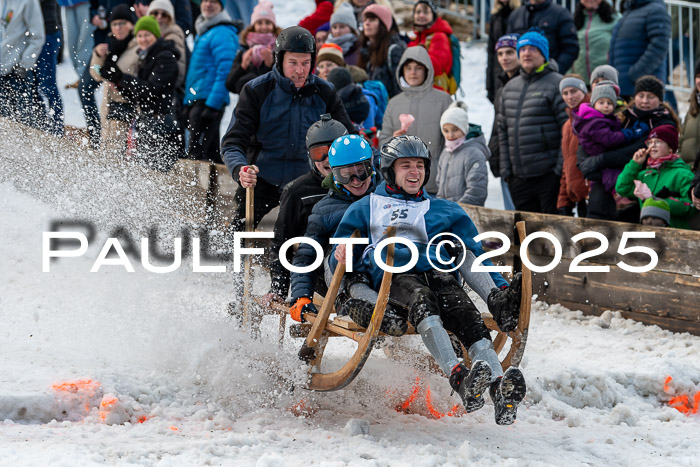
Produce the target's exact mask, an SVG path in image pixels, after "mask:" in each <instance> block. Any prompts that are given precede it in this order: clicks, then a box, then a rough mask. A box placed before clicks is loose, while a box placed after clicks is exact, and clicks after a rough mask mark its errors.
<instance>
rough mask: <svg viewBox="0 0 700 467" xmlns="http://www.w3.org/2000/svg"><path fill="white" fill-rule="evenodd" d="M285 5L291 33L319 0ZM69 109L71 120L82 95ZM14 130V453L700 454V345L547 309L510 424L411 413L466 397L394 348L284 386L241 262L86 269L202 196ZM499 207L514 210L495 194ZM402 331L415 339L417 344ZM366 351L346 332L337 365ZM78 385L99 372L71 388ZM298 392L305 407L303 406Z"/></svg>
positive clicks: (280, 362) (469, 84) (6, 174)
mask: <svg viewBox="0 0 700 467" xmlns="http://www.w3.org/2000/svg"><path fill="white" fill-rule="evenodd" d="M275 3H276V4H277V8H278V11H277V14H278V18H279V19H280V23H281V24H282V25H285V26H286V25H289V24H292V23H293V22H294V20H293V19H292V18H297V17H300V16H301V15H302V13H306V12H307V11H306V10H309V9H310V8H312V7H313V2H310V0H305V1H304V2H299V3H294V4H292V3H290V2H287V3H283V2H281V1H277V2H275ZM464 51H465V60H464V68H465V72H464V73H463V75H465V81H466V83H465V81H463V87H464V86H465V84H466V87H465V91H466V96H465V100H466V101H467V102H468V103H469V105H470V118H471V119H472V121H474V122H475V123H478V124H481V125H483V126H484V129H485V132H486V133H487V134H488V133H489V130H490V125H491V121H492V118H493V110H492V109H491V107H490V105H489V104H488V101H487V100H486V97H485V90H484V89H483V87H484V84H483V77H482V75H483V73H481V70H483V67H484V65H485V52H484V49H483V47H479V46H475V47H466V46H465V47H464ZM469 69H477V70H480V71H479V73H478V74H475V73H468V72H467V70H469ZM63 70H64V72H65V71H66V69H65V68H63ZM68 71H69V70H68ZM63 76H64V77H66V80H69V79H70V73H67V72H65V73H64V74H63ZM71 92H73V93H74V92H75V91H71ZM67 95H69V94H64V97H65V96H67ZM68 109H69V115H68V118H69V121H70V119H71V118H76V117H75V115H76V113H75V112H77V107H76V106H75V103H74V104H68ZM229 111H230V110H229ZM76 124H78V125H79V122H76ZM79 126H80V125H79ZM0 133H2V134H1V136H2V138H0V144H1V146H0V154H2V156H0V158H1V159H2V163H1V164H0V223H1V224H2V230H1V231H2V232H3V237H4V241H3V242H2V244H0V257H2V258H4V266H3V268H2V269H1V270H0V279H2V280H0V323H2V327H0V460H1V462H0V464H2V465H13V466H14V465H104V464H109V465H113V464H117V465H188V466H189V465H236V466H238V465H259V466H277V465H289V466H295V465H324V466H341V465H376V466H385V465H392V466H393V465H396V466H399V465H408V464H411V465H421V466H442V465H469V464H476V463H478V464H479V465H503V464H505V465H562V464H566V465H606V464H613V463H614V464H615V465H639V464H644V465H697V453H696V451H697V449H696V443H697V440H698V439H700V415H691V416H686V415H684V414H682V413H681V412H679V411H678V410H676V409H674V408H672V407H669V400H670V399H671V397H673V395H679V394H689V395H690V396H691V399H692V396H693V395H694V394H695V393H696V392H697V391H698V390H699V389H700V376H699V375H700V360H698V357H697V356H698V355H699V354H700V338H698V337H694V336H690V335H687V334H673V333H670V332H667V331H663V330H660V329H659V328H656V327H647V326H643V325H641V324H639V323H635V322H633V321H629V320H624V319H621V318H620V317H619V315H618V314H617V313H606V314H604V315H603V316H602V317H584V316H582V314H581V313H580V312H577V311H569V310H566V309H565V308H563V307H561V306H558V305H554V306H547V305H545V304H542V303H539V302H536V303H535V304H534V306H533V315H532V321H531V325H530V335H529V340H528V344H527V349H526V352H525V358H524V360H523V364H522V367H523V371H524V372H525V375H526V378H527V382H528V387H529V390H528V394H527V398H526V400H525V402H524V403H523V406H522V407H521V409H520V410H519V415H518V421H517V422H516V424H515V425H513V426H510V427H499V426H496V425H495V423H494V421H493V406H492V405H491V403H490V402H488V403H487V405H486V407H485V408H484V409H482V410H481V411H479V412H477V413H475V414H471V415H464V416H461V417H444V418H441V419H437V420H436V419H433V418H430V417H429V416H428V415H429V413H428V410H427V408H426V404H425V399H424V393H421V394H420V396H419V398H418V400H417V401H416V403H415V404H414V405H413V406H412V407H411V409H412V412H413V413H410V414H406V413H402V412H397V411H396V410H395V407H396V406H397V405H399V404H400V403H402V402H404V401H406V399H407V398H408V397H409V395H410V393H411V390H412V388H413V385H414V382H415V380H416V378H417V377H420V378H421V380H422V382H423V385H424V386H423V389H425V387H427V386H429V387H430V389H431V392H432V401H433V404H434V406H435V408H436V409H438V410H439V411H441V412H447V411H448V410H449V409H450V408H451V407H452V405H453V404H454V403H455V402H456V396H452V397H451V396H450V390H449V387H448V384H447V381H446V379H444V378H441V377H438V376H435V375H431V374H428V373H425V372H422V371H420V370H417V369H416V365H414V364H413V363H414V362H413V360H415V358H413V357H406V356H405V355H404V356H403V357H401V360H399V361H397V360H394V359H390V358H387V357H386V356H385V355H384V354H383V353H382V352H381V351H375V352H374V354H373V356H372V358H370V360H369V362H368V363H367V365H366V367H365V369H364V370H363V371H362V373H361V374H360V376H359V377H358V378H357V380H356V381H355V382H354V383H352V384H351V385H350V386H349V387H347V388H346V389H344V390H342V391H338V392H335V393H325V394H322V393H319V394H315V393H308V392H306V391H303V390H301V389H296V390H293V391H290V388H291V387H294V386H296V387H297V388H298V386H299V384H300V382H301V381H302V378H303V371H304V368H303V366H302V364H301V363H300V362H299V361H298V360H297V359H296V351H297V349H298V346H299V345H300V342H299V341H295V340H293V339H291V338H289V337H287V338H286V339H285V342H284V345H283V347H282V348H281V349H280V348H278V347H277V344H276V339H277V335H276V329H277V322H276V319H275V318H273V317H266V318H265V320H264V321H263V331H264V333H263V337H262V339H261V340H260V341H253V340H251V339H250V338H248V336H247V335H246V334H245V333H244V332H241V331H239V330H237V329H236V327H235V326H234V324H233V323H232V322H230V321H229V320H228V319H227V315H226V312H225V308H226V304H227V303H228V302H229V301H230V300H231V297H232V296H233V290H234V287H235V286H234V285H233V278H232V273H230V272H229V273H194V272H193V271H192V268H193V266H192V260H191V259H190V258H185V259H183V263H182V266H181V267H180V268H179V269H178V270H177V271H175V272H172V273H169V274H155V273H151V272H147V271H146V270H145V269H144V267H143V266H142V265H141V264H140V261H139V259H138V258H136V257H132V256H130V257H129V258H130V261H131V263H132V264H133V267H134V269H135V272H133V273H128V272H126V271H125V269H124V268H123V267H120V266H109V265H107V266H102V267H101V268H100V270H99V271H98V272H95V273H91V272H90V269H91V268H92V267H93V264H94V263H95V260H96V259H97V257H98V255H99V253H100V250H101V248H102V246H103V245H104V244H105V242H106V239H107V237H108V236H113V235H112V234H113V232H114V230H115V229H116V228H117V227H119V226H123V227H124V228H125V229H126V231H127V232H128V233H129V234H130V235H131V236H132V237H133V238H134V239H138V238H139V237H141V236H143V235H144V232H146V230H147V229H148V228H149V227H151V226H154V225H155V226H158V227H159V230H160V231H161V232H162V233H163V241H162V245H161V246H162V247H164V248H165V249H167V246H168V245H170V244H171V243H172V238H173V237H174V236H175V234H176V233H177V232H179V230H180V229H181V228H182V227H183V226H184V227H188V228H194V226H193V225H192V224H191V222H189V221H187V220H186V218H187V215H188V213H191V212H192V211H193V210H197V209H198V207H197V206H190V205H188V203H187V199H186V197H183V196H182V194H181V193H179V192H178V190H173V189H171V188H169V186H171V185H169V183H170V182H171V180H170V179H168V177H166V176H161V175H156V174H152V173H149V172H148V171H139V170H136V171H131V170H130V168H128V167H127V168H125V167H124V166H122V165H120V164H117V163H114V161H109V160H104V161H103V160H98V159H97V158H95V157H94V155H92V154H90V153H87V152H85V151H83V152H82V153H81V152H78V151H75V152H70V151H65V150H64V149H58V148H59V147H60V146H57V145H54V144H53V143H52V141H51V140H50V139H49V138H48V137H47V138H45V139H43V140H36V139H33V138H31V137H30V136H27V135H25V134H22V133H18V132H16V131H13V130H12V127H8V126H7V125H6V124H5V123H4V122H3V123H0ZM79 158H81V159H83V160H77V159H79ZM37 175H39V176H37ZM493 188H494V189H498V190H500V188H499V187H498V185H497V184H494V185H493ZM489 202H491V203H496V204H493V206H494V207H500V206H498V203H501V202H502V200H501V198H500V191H493V192H492V191H491V190H490V192H489ZM68 219H88V220H90V221H91V222H92V223H94V225H95V227H96V230H97V236H96V238H95V239H94V240H93V241H92V242H91V243H90V247H89V249H88V251H87V253H86V254H85V255H84V256H82V257H80V258H61V259H58V260H55V261H53V262H52V263H51V265H50V272H42V255H41V254H42V232H44V231H46V230H48V229H49V225H50V224H51V223H52V222H54V221H57V220H68ZM228 266H229V269H230V267H231V266H230V264H229V265H228ZM266 285H267V284H266V280H265V279H264V278H262V279H260V280H259V281H257V282H256V289H255V292H256V293H263V292H264V291H265V290H266ZM401 342H402V343H406V344H407V345H408V346H409V347H412V348H415V349H420V348H421V344H420V342H419V340H418V339H416V338H415V337H407V338H403V339H402V341H401ZM352 350H353V345H352V344H351V343H350V342H348V341H346V340H344V339H338V340H332V341H331V343H330V344H329V346H328V350H327V352H326V359H325V360H324V363H325V364H326V365H327V367H326V369H328V370H332V369H335V368H338V367H339V366H341V365H342V364H343V363H344V362H345V361H346V360H347V359H348V358H349V356H350V355H351V353H352ZM667 376H672V377H673V380H672V381H670V382H669V383H668V384H667V387H666V390H664V383H665V381H666V378H667ZM81 380H82V381H87V380H89V381H90V383H84V384H83V385H82V386H81V388H82V389H75V390H74V391H71V386H70V384H64V385H63V386H60V384H61V383H75V382H77V381H81ZM76 384H77V383H76ZM61 387H62V388H64V389H66V388H67V390H61ZM75 388H77V386H75ZM302 400H303V401H304V405H305V407H306V410H301V412H303V413H305V414H306V415H307V416H298V415H299V412H300V410H296V411H295V410H290V408H291V407H293V406H295V405H298V404H299V403H300V401H302ZM691 405H692V401H691ZM367 427H368V428H369V430H368V433H367V434H362V433H363V428H367Z"/></svg>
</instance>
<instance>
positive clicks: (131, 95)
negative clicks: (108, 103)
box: [116, 38, 180, 115]
mask: <svg viewBox="0 0 700 467" xmlns="http://www.w3.org/2000/svg"><path fill="white" fill-rule="evenodd" d="M179 57H180V52H178V51H177V49H176V47H175V43H174V42H173V41H166V40H163V39H162V38H161V39H158V40H157V41H156V42H155V44H153V45H152V46H151V47H149V48H148V49H147V50H146V51H145V55H143V56H142V58H140V59H139V72H138V76H133V75H126V74H125V75H124V76H123V78H122V79H121V80H120V81H119V82H118V83H116V84H117V88H118V89H119V91H120V92H121V93H122V95H123V96H124V97H125V98H126V99H127V100H128V101H129V102H131V103H133V104H136V105H138V106H139V107H140V108H141V112H142V113H147V114H161V115H162V114H168V113H170V107H171V105H172V101H173V90H174V89H175V83H176V82H177V77H178V69H177V59H178V58H179Z"/></svg>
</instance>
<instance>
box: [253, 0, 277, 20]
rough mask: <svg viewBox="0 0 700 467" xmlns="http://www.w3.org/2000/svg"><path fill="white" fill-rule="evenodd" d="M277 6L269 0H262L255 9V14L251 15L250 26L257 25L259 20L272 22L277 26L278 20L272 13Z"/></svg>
mask: <svg viewBox="0 0 700 467" xmlns="http://www.w3.org/2000/svg"><path fill="white" fill-rule="evenodd" d="M274 7H275V6H274V5H273V4H272V3H271V2H268V1H267V0H260V2H259V3H258V4H257V5H255V8H253V14H252V15H250V24H255V22H256V21H258V20H259V19H268V20H270V21H272V24H274V25H275V26H276V25H277V19H275V12H274V11H272V10H273V8H274Z"/></svg>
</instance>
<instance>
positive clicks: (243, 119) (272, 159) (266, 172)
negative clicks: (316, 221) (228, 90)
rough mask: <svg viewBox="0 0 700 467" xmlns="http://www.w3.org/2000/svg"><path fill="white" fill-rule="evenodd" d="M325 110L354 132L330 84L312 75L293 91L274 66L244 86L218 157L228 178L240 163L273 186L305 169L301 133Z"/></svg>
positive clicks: (290, 83)
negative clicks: (250, 166)
mask: <svg viewBox="0 0 700 467" xmlns="http://www.w3.org/2000/svg"><path fill="white" fill-rule="evenodd" d="M325 113H329V114H331V116H332V117H333V119H335V120H338V121H339V122H340V123H342V124H343V125H345V127H346V128H347V129H348V132H349V133H355V134H357V130H356V129H355V127H354V126H353V124H352V122H351V121H350V119H349V118H348V114H347V112H346V111H345V107H343V103H342V101H341V100H340V97H338V94H337V93H336V92H335V88H334V87H333V86H332V85H331V84H330V83H329V82H327V81H325V80H322V79H321V78H319V77H318V76H316V75H309V78H308V79H307V81H306V84H305V85H304V86H303V87H302V88H300V89H296V87H294V84H293V83H292V81H291V80H290V79H288V78H285V77H284V76H283V75H282V73H280V71H279V69H278V68H277V67H275V68H273V69H272V71H271V72H269V73H265V74H264V75H262V76H259V77H258V78H255V79H254V80H252V81H250V82H248V84H246V85H245V86H244V87H243V90H242V91H241V95H240V97H239V99H238V104H237V105H236V109H235V110H234V117H233V118H232V119H231V125H230V126H229V129H228V131H227V132H226V135H225V136H224V138H223V139H222V141H221V155H222V157H223V159H224V162H225V163H226V167H228V169H229V171H230V172H231V175H232V176H233V178H234V179H235V180H236V181H238V172H239V169H240V167H242V166H244V165H246V164H250V163H255V164H256V165H257V166H258V167H260V173H259V174H258V176H259V177H260V178H262V179H263V180H265V181H266V182H268V183H270V184H271V185H275V186H278V187H281V186H284V185H285V184H287V183H289V182H290V181H292V180H294V179H295V178H297V177H299V176H301V175H303V174H305V173H306V172H308V171H309V165H308V164H309V162H308V160H309V159H308V155H307V151H306V132H307V131H308V130H309V127H310V126H311V125H312V124H313V123H314V122H316V121H318V119H319V117H320V115H322V114H325Z"/></svg>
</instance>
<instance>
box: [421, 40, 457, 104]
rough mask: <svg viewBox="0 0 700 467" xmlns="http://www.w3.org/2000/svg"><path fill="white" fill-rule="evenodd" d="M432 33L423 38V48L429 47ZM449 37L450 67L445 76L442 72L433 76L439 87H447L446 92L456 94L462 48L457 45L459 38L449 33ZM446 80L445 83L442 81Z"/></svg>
mask: <svg viewBox="0 0 700 467" xmlns="http://www.w3.org/2000/svg"><path fill="white" fill-rule="evenodd" d="M433 35H434V34H431V35H429V36H428V37H426V38H425V48H426V49H430V41H431V39H432V38H433ZM449 39H450V49H451V51H452V69H451V70H450V72H449V73H447V75H446V76H445V73H443V74H442V75H440V76H436V77H435V84H437V85H439V86H440V87H441V88H445V87H446V88H447V92H449V93H450V95H455V94H457V91H458V90H459V86H460V83H461V82H462V48H461V46H460V45H459V38H458V37H457V36H455V35H454V34H450V35H449ZM445 80H446V81H447V82H446V83H445V82H444V81H445Z"/></svg>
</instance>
